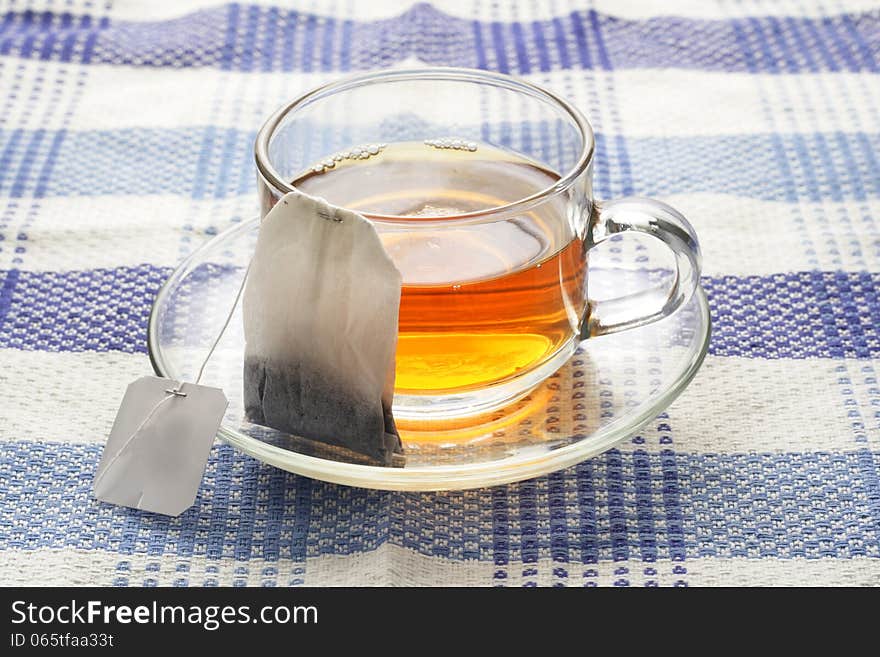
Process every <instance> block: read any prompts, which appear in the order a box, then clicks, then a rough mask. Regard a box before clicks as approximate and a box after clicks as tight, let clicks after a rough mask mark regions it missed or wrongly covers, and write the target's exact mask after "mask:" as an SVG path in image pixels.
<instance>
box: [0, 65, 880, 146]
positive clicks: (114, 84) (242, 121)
mask: <svg viewBox="0 0 880 657" xmlns="http://www.w3.org/2000/svg"><path fill="white" fill-rule="evenodd" d="M420 65H423V64H421V62H420V61H419V60H417V59H413V58H410V59H408V60H406V61H403V62H400V63H398V64H397V65H396V66H394V67H392V68H407V67H412V66H416V67H417V66H420ZM82 68H83V67H82V65H79V64H61V63H57V62H41V61H29V60H22V61H20V62H19V63H18V66H16V67H12V66H5V67H2V68H0V87H2V86H3V85H4V84H12V78H13V76H15V78H16V79H17V80H30V79H33V78H36V77H38V76H42V77H44V79H47V80H53V79H62V78H68V77H70V76H71V75H72V74H73V73H75V72H77V71H81V70H82ZM346 75H347V74H345V73H342V72H333V73H286V72H275V73H242V72H228V71H220V70H217V69H214V68H186V69H173V68H150V67H138V68H134V67H130V66H110V65H89V66H88V71H87V76H86V78H85V82H84V85H85V86H84V88H82V89H81V90H79V91H78V93H81V94H82V95H81V97H80V98H79V100H78V101H77V103H76V105H75V107H74V108H73V112H72V114H71V115H70V116H63V115H62V114H61V113H55V114H53V115H52V116H50V117H48V118H47V117H46V116H44V115H43V114H41V113H39V112H27V111H26V110H27V106H26V104H25V103H16V104H15V105H13V106H12V107H10V108H9V111H8V112H7V115H6V116H5V117H4V118H5V125H7V126H16V127H17V128H21V129H38V128H42V129H50V130H51V129H59V128H60V127H61V125H62V123H64V124H65V127H66V128H67V129H69V130H74V131H81V130H102V131H105V130H121V129H126V128H169V129H183V128H186V127H191V126H205V125H212V126H217V127H221V128H236V129H239V130H243V131H254V132H256V130H258V129H259V127H260V126H261V125H262V123H263V121H264V120H265V119H266V118H267V117H268V116H269V115H270V114H271V113H272V112H273V111H274V110H275V109H277V108H278V107H279V106H280V105H281V104H283V103H284V102H286V101H289V100H292V99H293V98H295V97H296V96H298V95H299V94H302V93H303V92H305V91H308V90H310V89H312V88H314V87H316V86H319V85H321V84H323V83H325V82H329V81H331V80H336V79H340V78H343V77H345V76H346ZM523 77H524V78H525V79H527V80H529V81H531V82H535V83H538V84H541V85H543V86H546V87H548V88H550V89H551V90H554V91H556V92H557V93H559V94H561V95H562V96H564V97H566V98H567V99H568V100H570V101H571V102H572V103H573V104H574V105H575V106H577V107H578V108H580V109H581V110H582V111H583V112H584V113H585V114H586V115H587V116H588V118H590V120H591V121H592V123H593V127H594V128H595V129H596V130H597V131H600V132H602V133H603V134H608V135H613V134H624V135H627V136H631V137H693V136H718V135H727V134H758V133H770V132H778V133H781V134H788V133H795V132H802V133H812V132H835V131H841V132H856V131H860V130H861V131H866V132H872V131H876V130H878V121H877V119H878V117H877V115H876V112H877V108H878V107H880V85H878V84H876V75H874V74H871V73H844V72H840V73H801V74H792V75H785V76H780V75H770V74H751V73H719V72H708V71H692V70H683V69H660V70H657V69H650V70H649V69H625V70H619V71H554V72H550V73H536V74H531V75H526V76H523ZM7 78H8V79H7ZM64 89H65V90H66V91H65V93H74V92H75V88H74V85H66V86H65V87H64ZM609 94H613V97H609ZM839 98H846V99H848V102H847V109H846V111H845V112H841V110H840V102H839ZM612 110H613V113H612Z"/></svg>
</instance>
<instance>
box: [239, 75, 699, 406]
mask: <svg viewBox="0 0 880 657" xmlns="http://www.w3.org/2000/svg"><path fill="white" fill-rule="evenodd" d="M594 151H595V140H594V137H593V131H592V129H591V127H590V124H589V123H588V122H587V120H586V118H584V116H583V115H582V114H581V113H580V112H579V111H578V110H577V109H576V108H574V107H572V106H571V105H570V104H569V103H568V102H566V101H565V100H563V99H562V98H559V97H558V96H556V95H554V94H553V93H551V92H550V91H547V90H545V89H542V88H540V87H538V86H536V85H533V84H530V83H528V82H525V81H522V80H519V79H516V78H513V77H509V76H506V75H501V74H496V73H490V72H486V71H479V70H469V69H456V68H425V69H413V70H394V71H387V72H379V73H372V74H367V75H361V76H358V77H353V78H348V79H345V80H342V81H339V82H334V83H331V84H328V85H325V86H323V87H320V88H318V89H315V90H314V91H311V92H309V93H306V94H304V95H302V96H300V97H299V98H297V99H295V100H293V101H292V102H290V103H288V104H286V105H285V106H283V107H282V108H280V109H279V110H278V111H277V112H276V113H275V114H273V115H272V116H271V117H270V118H269V120H268V121H267V122H266V123H265V125H264V126H263V128H262V129H261V130H260V132H259V134H258V136H257V141H256V148H255V153H256V163H257V170H258V179H259V180H258V184H259V194H260V202H261V213H262V215H264V216H265V214H266V213H267V212H268V211H269V209H271V207H272V206H273V205H274V204H275V202H276V201H277V200H278V199H279V198H280V197H281V196H283V195H284V194H286V193H288V192H290V191H292V190H294V189H298V190H300V191H302V192H305V193H308V194H312V195H315V196H320V197H323V198H325V199H326V200H327V201H329V202H330V203H333V204H335V205H339V206H342V207H346V208H349V209H352V210H356V211H358V212H360V213H361V214H363V215H364V216H365V217H367V218H368V219H369V220H371V221H372V222H373V224H374V225H375V227H376V229H377V231H378V232H379V235H380V237H381V238H382V241H383V244H384V246H385V248H386V250H387V251H388V253H389V255H390V256H391V258H392V260H393V261H394V263H395V265H396V266H397V268H398V269H399V270H400V272H401V274H402V277H403V287H402V290H401V300H400V320H399V334H398V346H397V370H396V385H395V397H394V412H395V415H396V416H398V417H401V418H419V417H450V416H459V415H468V414H474V413H480V412H485V411H488V410H491V409H493V408H496V407H499V406H502V405H504V404H507V403H509V402H512V401H514V400H516V399H518V398H520V397H522V396H524V395H525V394H527V393H528V392H529V391H530V390H532V389H533V388H534V387H535V386H537V385H538V384H539V383H541V382H542V381H543V380H544V379H546V378H547V377H548V376H550V375H551V374H553V372H555V371H556V370H557V369H558V368H559V367H560V366H561V365H562V364H563V363H565V362H566V360H567V359H568V358H570V357H571V355H572V354H573V353H574V351H575V349H576V348H577V345H578V344H579V343H580V341H582V340H585V339H589V338H593V337H596V336H601V335H603V334H607V333H612V332H616V331H621V330H625V329H629V328H633V327H637V326H641V325H643V324H646V323H648V322H652V321H656V320H658V319H661V318H663V317H665V316H667V315H669V314H670V313H673V312H675V310H676V309H678V308H679V307H681V306H682V304H684V303H685V302H686V301H687V300H688V299H689V298H690V296H691V295H692V294H693V292H694V290H695V289H696V287H697V286H698V284H699V276H700V252H699V246H698V242H697V238H696V235H695V233H694V230H693V228H692V227H691V225H690V224H689V223H688V222H687V221H686V220H685V218H684V217H683V216H682V215H681V214H680V213H679V212H677V211H676V210H675V209H673V208H671V207H670V206H668V205H666V204H664V203H661V202H658V201H653V200H649V199H637V198H633V199H623V200H616V201H611V202H605V201H603V202H601V203H599V202H597V201H596V200H595V199H594V198H593V194H592V173H593V158H594ZM627 231H633V232H637V233H640V234H643V235H648V236H650V237H653V238H656V239H657V240H660V241H661V242H662V243H664V244H665V245H666V246H667V247H668V248H669V250H670V251H671V253H672V255H673V257H674V275H673V276H672V277H671V279H670V280H669V281H668V282H667V284H666V285H663V286H659V287H649V288H647V289H643V290H640V291H636V292H634V293H630V294H625V295H622V296H619V297H617V298H610V299H609V298H605V299H603V300H601V301H595V300H590V297H589V296H588V294H587V290H588V287H589V285H588V278H589V276H588V273H589V269H588V257H589V254H590V251H591V249H592V248H593V247H594V246H596V245H597V244H599V243H601V242H603V241H605V240H606V239H608V238H609V237H610V236H612V235H614V234H616V233H622V232H627Z"/></svg>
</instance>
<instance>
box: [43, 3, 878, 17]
mask: <svg viewBox="0 0 880 657" xmlns="http://www.w3.org/2000/svg"><path fill="white" fill-rule="evenodd" d="M423 1H424V0H370V1H369V2H364V1H363V0H300V1H299V2H297V3H296V9H297V11H299V12H302V13H315V14H320V15H325V16H334V17H338V18H351V19H353V20H380V19H385V18H391V17H393V16H399V15H400V14H402V13H404V12H406V11H408V10H410V9H411V8H412V7H413V6H415V5H417V4H422V3H423ZM32 4H35V5H38V6H39V5H45V6H49V7H51V6H53V4H52V3H51V2H42V3H40V2H37V3H32ZM226 4H228V3H227V2H226V1H224V0H188V2H186V3H185V4H184V3H177V2H150V3H137V2H118V1H117V2H114V3H113V6H112V8H111V10H110V12H109V14H110V16H111V17H112V18H113V19H114V20H140V21H155V20H168V19H171V18H178V17H180V16H183V15H186V14H188V13H191V12H194V11H199V10H204V9H212V8H214V9H216V8H219V7H224V6H225V5H226ZM248 4H253V5H257V6H262V7H283V6H285V3H284V2H283V1H282V0H251V1H250V2H249V3H248ZM430 4H431V5H432V6H433V7H434V8H435V9H437V10H438V11H441V12H443V13H446V14H449V15H452V16H458V17H461V18H466V19H476V20H501V21H513V20H535V19H549V18H554V17H557V16H560V17H564V16H565V15H566V14H568V13H570V12H572V11H583V10H585V9H594V10H595V11H597V12H599V13H601V14H607V15H611V16H618V17H620V18H627V19H644V18H650V17H652V16H683V17H687V18H703V19H718V18H719V17H740V16H789V15H791V16H828V15H834V14H839V13H843V12H858V11H866V10H870V9H874V8H876V6H877V5H876V2H872V0H845V1H843V2H840V1H838V2H830V3H828V2H826V3H805V2H803V1H802V0H773V1H772V2H767V0H737V1H735V2H731V1H729V0H728V1H724V0H714V1H711V0H664V2H655V1H652V0H592V1H590V2H586V1H584V0H551V1H549V2H531V3H527V4H524V5H519V4H518V3H511V2H486V1H484V2H474V1H473V0H431V2H430ZM74 11H76V10H75V9H74Z"/></svg>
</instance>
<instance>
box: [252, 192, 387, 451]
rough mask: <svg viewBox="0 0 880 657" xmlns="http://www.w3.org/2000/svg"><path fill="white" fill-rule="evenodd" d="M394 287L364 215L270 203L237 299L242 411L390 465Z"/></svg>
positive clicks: (291, 199)
mask: <svg viewBox="0 0 880 657" xmlns="http://www.w3.org/2000/svg"><path fill="white" fill-rule="evenodd" d="M400 285H401V276H400V272H399V271H398V270H397V268H396V267H395V266H394V263H392V261H391V259H390V258H389V257H388V254H387V253H386V252H385V249H384V247H383V246H382V243H381V241H380V240H379V235H378V233H377V232H376V229H375V228H374V227H373V225H372V224H371V223H370V222H369V221H367V220H366V219H365V218H364V217H362V216H361V215H359V214H357V213H356V212H352V211H349V210H344V209H342V208H338V207H335V206H332V205H330V204H328V203H326V202H325V201H323V200H322V199H318V198H314V197H311V196H306V195H304V194H300V193H298V192H291V193H289V194H287V195H286V196H285V197H284V198H282V199H281V200H280V201H278V203H277V204H276V205H275V207H274V208H272V210H271V211H269V213H268V214H267V215H266V217H265V218H264V219H263V221H262V223H261V224H260V233H259V236H258V238H257V247H256V251H255V253H254V257H253V260H252V262H251V265H250V272H249V274H248V280H247V285H246V288H245V292H244V299H243V311H244V312H243V315H244V334H245V342H246V347H245V360H244V402H245V412H246V414H247V417H248V419H249V420H250V421H251V422H254V423H256V424H261V425H264V426H268V427H271V428H273V429H277V430H279V431H282V432H285V433H289V434H294V435H297V436H302V437H304V438H308V439H310V440H313V441H318V442H320V443H325V444H328V445H332V446H335V447H342V448H346V449H348V450H351V451H354V452H356V453H358V454H360V455H363V456H366V457H368V458H369V459H370V460H371V461H374V462H376V463H378V464H380V465H391V464H392V462H393V460H394V456H395V455H400V454H402V453H403V449H402V446H401V442H400V437H399V435H398V433H397V429H396V428H395V426H394V419H393V417H392V414H391V400H392V396H393V391H394V357H395V349H396V345H397V314H398V306H399V305H400ZM398 459H399V457H398Z"/></svg>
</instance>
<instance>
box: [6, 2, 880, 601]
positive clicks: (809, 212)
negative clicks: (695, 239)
mask: <svg viewBox="0 0 880 657" xmlns="http://www.w3.org/2000/svg"><path fill="white" fill-rule="evenodd" d="M402 63H412V64H418V63H424V64H435V65H458V66H468V67H477V68H485V69H491V70H496V71H501V72H506V73H512V74H516V75H521V76H524V77H525V78H526V79H528V80H531V81H534V82H536V83H539V84H542V85H545V86H548V87H549V88H551V89H553V90H555V91H556V92H558V93H559V94H561V95H563V96H566V97H568V98H570V99H571V100H572V101H573V102H574V103H575V104H577V105H578V106H580V107H581V108H582V109H583V110H584V112H585V113H586V114H587V115H588V116H589V117H590V120H591V122H592V123H593V126H594V128H595V130H596V132H597V142H598V150H599V153H600V157H599V159H598V160H597V162H596V181H595V188H596V195H597V197H598V198H613V197H619V196H622V195H630V194H636V195H643V196H654V197H656V198H659V199H661V200H664V201H667V202H669V203H671V204H672V205H674V206H676V207H679V208H680V209H681V210H682V211H683V212H684V213H685V214H686V215H687V216H688V217H689V218H690V219H691V220H692V221H693V223H694V225H695V226H696V228H697V230H698V232H699V234H700V236H701V239H702V242H703V245H704V262H705V271H704V278H703V285H704V288H705V290H706V291H707V293H708V295H709V299H710V305H711V308H712V313H713V319H714V335H713V339H712V342H711V346H710V351H709V355H708V357H707V359H706V361H705V364H704V367H703V369H702V370H701V372H700V373H699V375H698V376H697V378H696V379H695V380H694V382H693V384H692V385H691V386H690V388H689V389H688V390H687V391H686V392H685V393H684V394H683V395H682V396H681V397H680V398H679V399H678V400H677V401H676V402H675V403H674V404H673V405H672V406H671V407H670V408H669V409H668V411H667V412H665V413H663V414H662V415H661V416H660V417H658V418H657V419H656V420H655V421H654V422H652V423H651V424H649V425H648V426H647V427H646V428H645V429H644V430H643V431H642V432H641V434H640V435H638V436H635V437H633V438H632V439H630V440H628V441H626V442H624V443H622V444H620V445H619V446H618V447H617V448H616V449H614V450H612V451H610V452H607V453H606V454H604V455H602V456H599V457H597V458H593V459H591V460H589V461H586V462H584V463H582V464H580V465H578V466H576V467H572V468H570V469H568V470H565V471H562V472H558V473H554V474H552V475H549V476H545V477H541V478H538V479H535V480H531V481H526V482H523V483H519V484H514V485H509V486H502V487H497V488H492V489H483V490H473V491H465V492H453V493H437V494H403V493H385V492H377V491H368V490H361V489H353V488H346V487H342V486H337V485H332V484H327V483H323V482H319V481H314V480H310V479H307V478H304V477H299V476H295V475H292V474H288V473H286V472H283V471H281V470H277V469H274V468H272V467H269V466H267V465H264V464H262V463H260V462H258V461H255V460H254V459H252V458H250V457H247V456H244V455H242V454H240V453H238V452H236V451H235V450H233V449H232V448H230V447H227V446H221V445H217V446H215V447H214V449H213V452H212V455H211V459H210V462H209V465H208V469H207V472H206V475H205V478H204V481H203V483H202V486H201V489H200V492H199V495H198V498H197V501H196V504H195V505H194V506H193V507H192V508H191V509H190V510H189V511H187V512H186V513H184V514H183V515H182V516H181V517H179V518H175V519H169V518H165V517H159V516H155V515H151V514H148V513H142V512H138V511H133V510H130V509H124V508H117V507H113V506H109V505H105V504H100V503H97V502H95V501H94V500H93V499H92V496H91V484H92V479H93V475H94V471H95V467H96V464H97V461H98V459H99V457H100V453H101V449H102V446H103V443H104V440H105V439H106V436H107V435H108V433H109V430H110V427H111V424H112V422H113V418H114V415H115V410H116V406H117V404H118V402H119V400H120V399H121V397H122V393H123V390H124V386H125V385H126V384H127V383H128V382H129V381H131V380H133V379H134V378H136V377H137V376H140V375H143V374H146V373H149V372H150V365H149V362H148V359H147V357H146V353H145V352H146V322H147V317H148V313H149V309H150V303H151V300H152V297H153V295H154V294H155V292H156V291H157V289H158V287H159V286H160V285H161V283H162V282H163V280H164V278H165V277H166V276H167V275H168V273H169V271H170V269H171V268H172V267H173V266H174V265H175V264H176V263H177V262H179V260H180V259H181V258H182V257H183V256H185V255H186V254H188V253H189V252H191V251H192V250H193V249H194V248H195V247H197V246H198V245H200V244H202V243H203V242H204V241H205V240H207V239H209V238H210V237H211V236H213V235H215V234H217V233H218V232H219V231H222V230H224V229H225V228H227V227H229V226H231V225H233V223H234V222H236V221H240V220H241V219H242V218H246V217H249V216H252V215H253V214H255V213H256V208H257V203H256V195H255V183H254V168H253V163H252V144H253V139H254V136H255V132H256V130H257V128H258V127H259V125H260V124H261V122H262V120H263V119H264V118H265V117H266V116H267V115H268V114H269V113H270V111H271V110H273V109H274V108H275V107H277V106H278V105H280V104H281V102H282V101H284V100H286V99H289V98H291V97H292V96H294V95H296V94H297V93H299V92H301V91H304V90H306V89H308V88H311V87H313V86H315V85H317V84H319V83H322V82H324V81H328V80H332V79H335V78H337V77H339V76H340V75H342V74H344V73H346V72H350V71H360V70H369V69H376V68H382V67H387V66H393V65H400V64H402ZM878 73H880V6H878V3H877V2H876V1H874V2H872V1H867V0H823V1H822V2H807V1H806V0H712V1H710V0H707V1H705V2H704V1H700V2H697V1H696V0H669V1H667V2H662V3H655V2H648V1H647V0H646V1H644V2H638V1H636V0H626V1H612V0H594V1H592V2H589V1H583V2H582V1H579V0H550V1H547V2H535V1H531V0H514V1H511V2H504V3H497V2H490V1H489V0H445V1H435V2H432V3H431V4H428V3H423V2H419V3H413V2H407V1H402V2H392V1H391V0H371V1H370V2H355V1H354V0H347V1H346V0H305V1H303V2H297V3H291V4H290V6H288V5H285V4H283V3H282V2H281V1H280V0H277V1H274V2H273V0H255V2H254V4H246V5H239V4H224V3H222V2H221V1H220V0H178V1H176V2H169V3H145V2H122V1H120V0H107V1H106V2H105V1H104V0H101V1H97V0H95V1H91V0H10V1H9V2H5V3H4V2H0V104H2V109H0V550H2V555H0V584H4V585H13V584H56V585H60V584H102V585H119V586H142V585H147V586H149V585H180V586H213V585H225V584H229V585H278V586H288V585H300V584H314V585H334V584H349V585H373V584H375V585H474V586H493V585H502V586H535V585H553V586H556V585H562V586H596V585H614V586H657V585H675V586H688V585H724V584H728V585H729V584H735V585H829V584H844V585H880V383H878V370H880V361H878V358H880V74H878Z"/></svg>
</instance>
